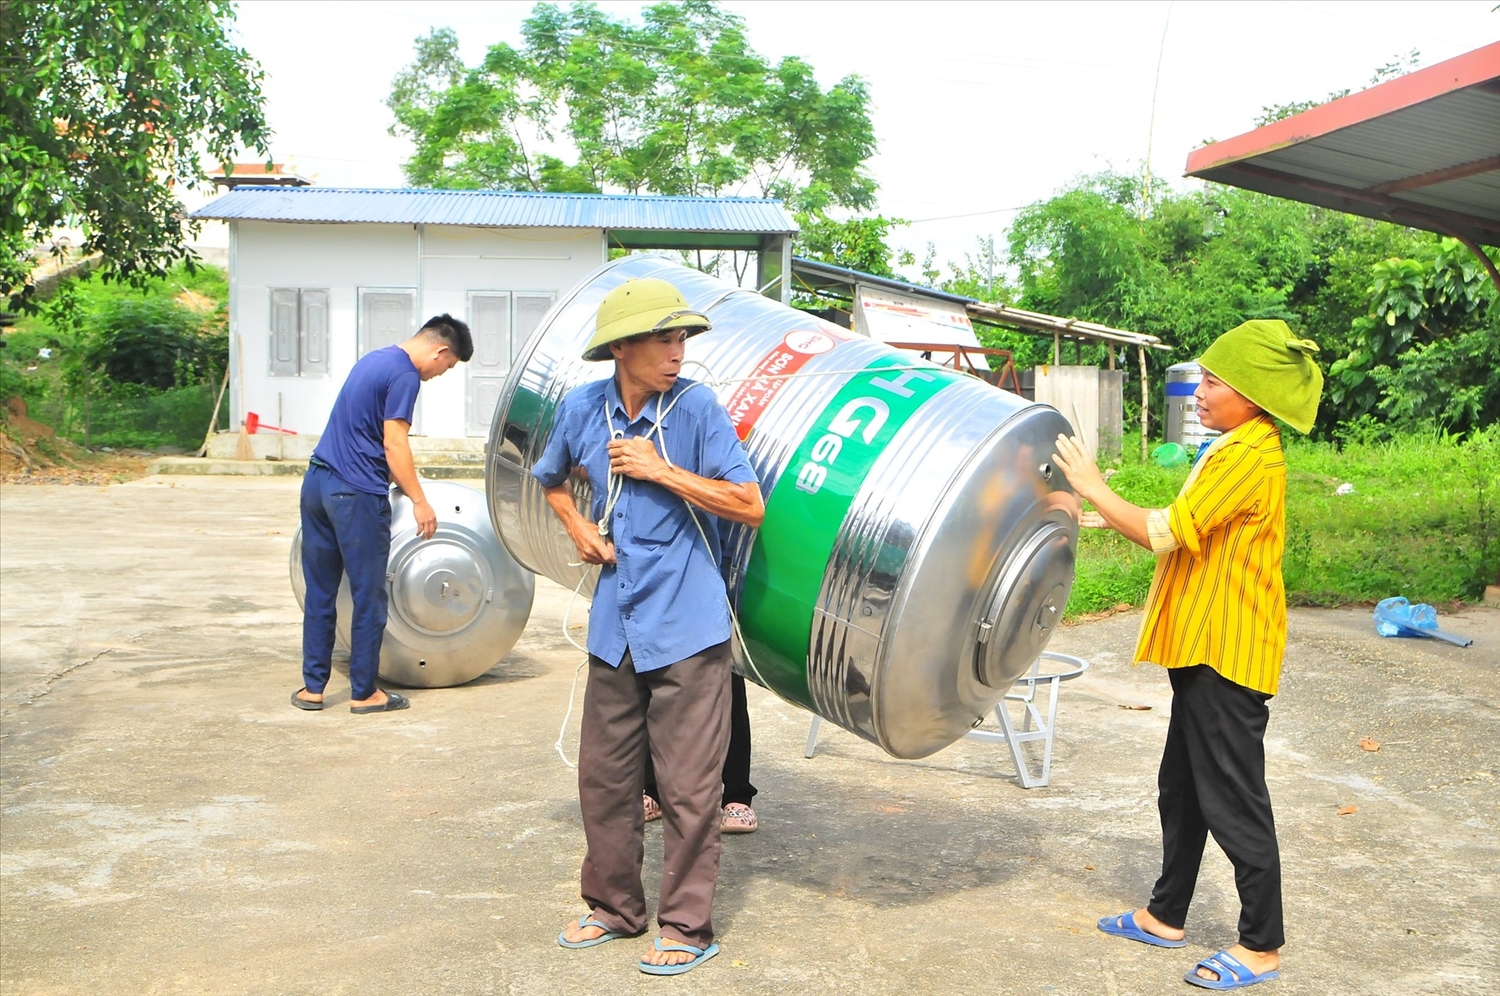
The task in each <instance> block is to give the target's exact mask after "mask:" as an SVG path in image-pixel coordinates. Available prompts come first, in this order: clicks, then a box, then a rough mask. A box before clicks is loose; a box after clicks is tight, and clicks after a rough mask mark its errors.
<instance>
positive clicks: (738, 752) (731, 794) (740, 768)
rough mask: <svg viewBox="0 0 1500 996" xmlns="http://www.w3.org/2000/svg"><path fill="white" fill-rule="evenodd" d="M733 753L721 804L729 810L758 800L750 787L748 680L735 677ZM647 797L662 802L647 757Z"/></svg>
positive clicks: (732, 693) (729, 756)
mask: <svg viewBox="0 0 1500 996" xmlns="http://www.w3.org/2000/svg"><path fill="white" fill-rule="evenodd" d="M729 696H730V699H729V753H728V754H726V755H724V797H723V800H722V801H721V802H720V803H719V804H720V805H721V806H727V805H729V804H730V803H731V802H738V803H740V804H741V805H744V806H748V805H750V800H751V799H754V798H755V791H756V789H755V786H754V785H751V784H750V707H749V705H748V704H747V703H746V701H745V679H744V678H741V677H740V676H739V675H737V674H736V675H733V676H731V678H730V679H729ZM646 794H647V795H649V796H650V797H651V798H653V799H657V800H659V799H661V796H659V795H657V794H656V769H655V768H654V767H653V766H652V764H651V754H650V752H649V751H648V752H647V753H646Z"/></svg>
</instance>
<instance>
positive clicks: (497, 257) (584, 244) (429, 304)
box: [417, 225, 605, 437]
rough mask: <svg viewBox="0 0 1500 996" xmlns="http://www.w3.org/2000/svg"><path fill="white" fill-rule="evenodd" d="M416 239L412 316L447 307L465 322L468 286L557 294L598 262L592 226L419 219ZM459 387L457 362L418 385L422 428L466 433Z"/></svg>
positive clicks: (599, 240) (600, 253)
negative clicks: (418, 283)
mask: <svg viewBox="0 0 1500 996" xmlns="http://www.w3.org/2000/svg"><path fill="white" fill-rule="evenodd" d="M421 241H422V294H421V299H420V301H419V302H418V307H417V311H418V313H419V314H420V315H421V318H419V319H418V321H419V322H420V321H423V320H425V319H426V318H428V317H430V316H432V315H437V314H441V313H442V312H447V313H448V314H450V315H452V316H453V317H455V318H461V319H463V320H464V321H466V322H469V323H471V324H472V322H473V316H472V315H470V314H469V293H470V292H471V291H511V292H522V293H525V292H534V293H550V294H554V295H556V297H558V298H560V297H562V295H563V293H564V292H565V291H567V290H568V289H569V288H571V287H572V286H573V285H574V284H576V283H578V282H579V281H580V280H582V279H583V278H584V277H586V276H588V275H589V274H590V273H591V272H593V271H594V270H595V269H596V268H597V267H598V266H599V265H600V264H601V263H603V262H604V261H605V250H604V238H603V233H602V232H600V231H599V230H598V229H578V228H552V229H543V228H539V229H499V228H459V227H455V226H451V225H424V226H423V231H422V240H421ZM450 381H451V383H450ZM466 386H467V385H466V376H465V371H464V367H463V365H462V364H460V365H459V366H458V367H457V368H455V369H454V370H453V371H452V372H451V373H448V374H445V375H444V376H443V377H442V378H441V379H440V380H436V381H432V382H430V383H428V384H427V385H426V386H424V387H423V388H422V402H421V404H422V424H421V429H422V431H423V432H424V433H426V434H427V435H429V436H450V437H452V436H462V435H464V434H465V431H466V428H467V408H466V401H467V397H466V393H467V392H466Z"/></svg>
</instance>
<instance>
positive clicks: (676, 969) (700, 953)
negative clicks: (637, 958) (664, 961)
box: [640, 937, 719, 975]
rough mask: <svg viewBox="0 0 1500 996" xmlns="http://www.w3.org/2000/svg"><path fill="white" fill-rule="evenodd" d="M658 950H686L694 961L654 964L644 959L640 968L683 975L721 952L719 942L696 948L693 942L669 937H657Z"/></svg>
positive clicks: (647, 972) (657, 972)
mask: <svg viewBox="0 0 1500 996" xmlns="http://www.w3.org/2000/svg"><path fill="white" fill-rule="evenodd" d="M656 950H658V951H686V952H687V953H688V954H690V955H692V956H693V960H692V961H685V962H683V963H682V964H681V965H653V964H651V963H650V962H649V961H642V962H641V963H640V969H641V971H642V972H645V973H646V974H647V975H681V974H682V973H683V972H691V971H692V970H693V969H695V968H697V967H698V966H699V965H701V964H703V963H704V962H705V961H708V959H710V958H712V957H713V956H714V955H716V954H718V953H719V946H718V945H717V944H710V945H709V946H708V947H706V948H695V947H693V946H692V945H691V944H684V943H682V942H681V941H674V940H672V939H671V938H667V937H658V938H657V939H656Z"/></svg>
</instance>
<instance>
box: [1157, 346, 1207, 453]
mask: <svg viewBox="0 0 1500 996" xmlns="http://www.w3.org/2000/svg"><path fill="white" fill-rule="evenodd" d="M1202 379H1203V368H1202V367H1200V366H1199V365H1198V364H1196V363H1194V362H1192V361H1191V360H1190V361H1188V362H1187V363H1174V364H1172V365H1171V366H1170V367H1167V386H1166V392H1167V425H1166V432H1165V433H1164V435H1165V436H1166V441H1167V442H1169V443H1180V444H1182V445H1183V446H1184V447H1186V448H1187V450H1188V454H1189V455H1192V453H1193V452H1194V451H1196V450H1197V449H1198V447H1199V445H1201V444H1203V443H1206V442H1208V441H1209V440H1210V439H1213V438H1214V437H1215V436H1217V435H1218V434H1219V433H1218V432H1217V431H1216V430H1214V429H1206V428H1204V427H1203V423H1202V422H1200V421H1198V402H1197V401H1196V400H1195V399H1194V398H1193V392H1194V391H1196V390H1198V382H1199V381H1201V380H1202Z"/></svg>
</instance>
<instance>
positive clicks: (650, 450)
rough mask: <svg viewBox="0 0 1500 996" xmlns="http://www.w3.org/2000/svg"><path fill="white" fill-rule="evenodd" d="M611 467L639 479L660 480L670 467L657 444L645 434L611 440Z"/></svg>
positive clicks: (612, 470) (619, 472)
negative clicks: (658, 449)
mask: <svg viewBox="0 0 1500 996" xmlns="http://www.w3.org/2000/svg"><path fill="white" fill-rule="evenodd" d="M609 469H610V472H611V473H613V474H623V475H624V476H626V477H633V478H635V479H636V480H637V481H657V482H660V481H661V479H662V476H663V475H664V474H666V472H667V471H668V470H669V469H670V468H669V467H668V465H667V461H665V460H663V459H662V456H661V454H660V453H659V452H657V449H656V444H655V443H653V442H651V440H649V439H647V438H646V437H644V436H634V437H631V438H629V439H611V440H610V441H609Z"/></svg>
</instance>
